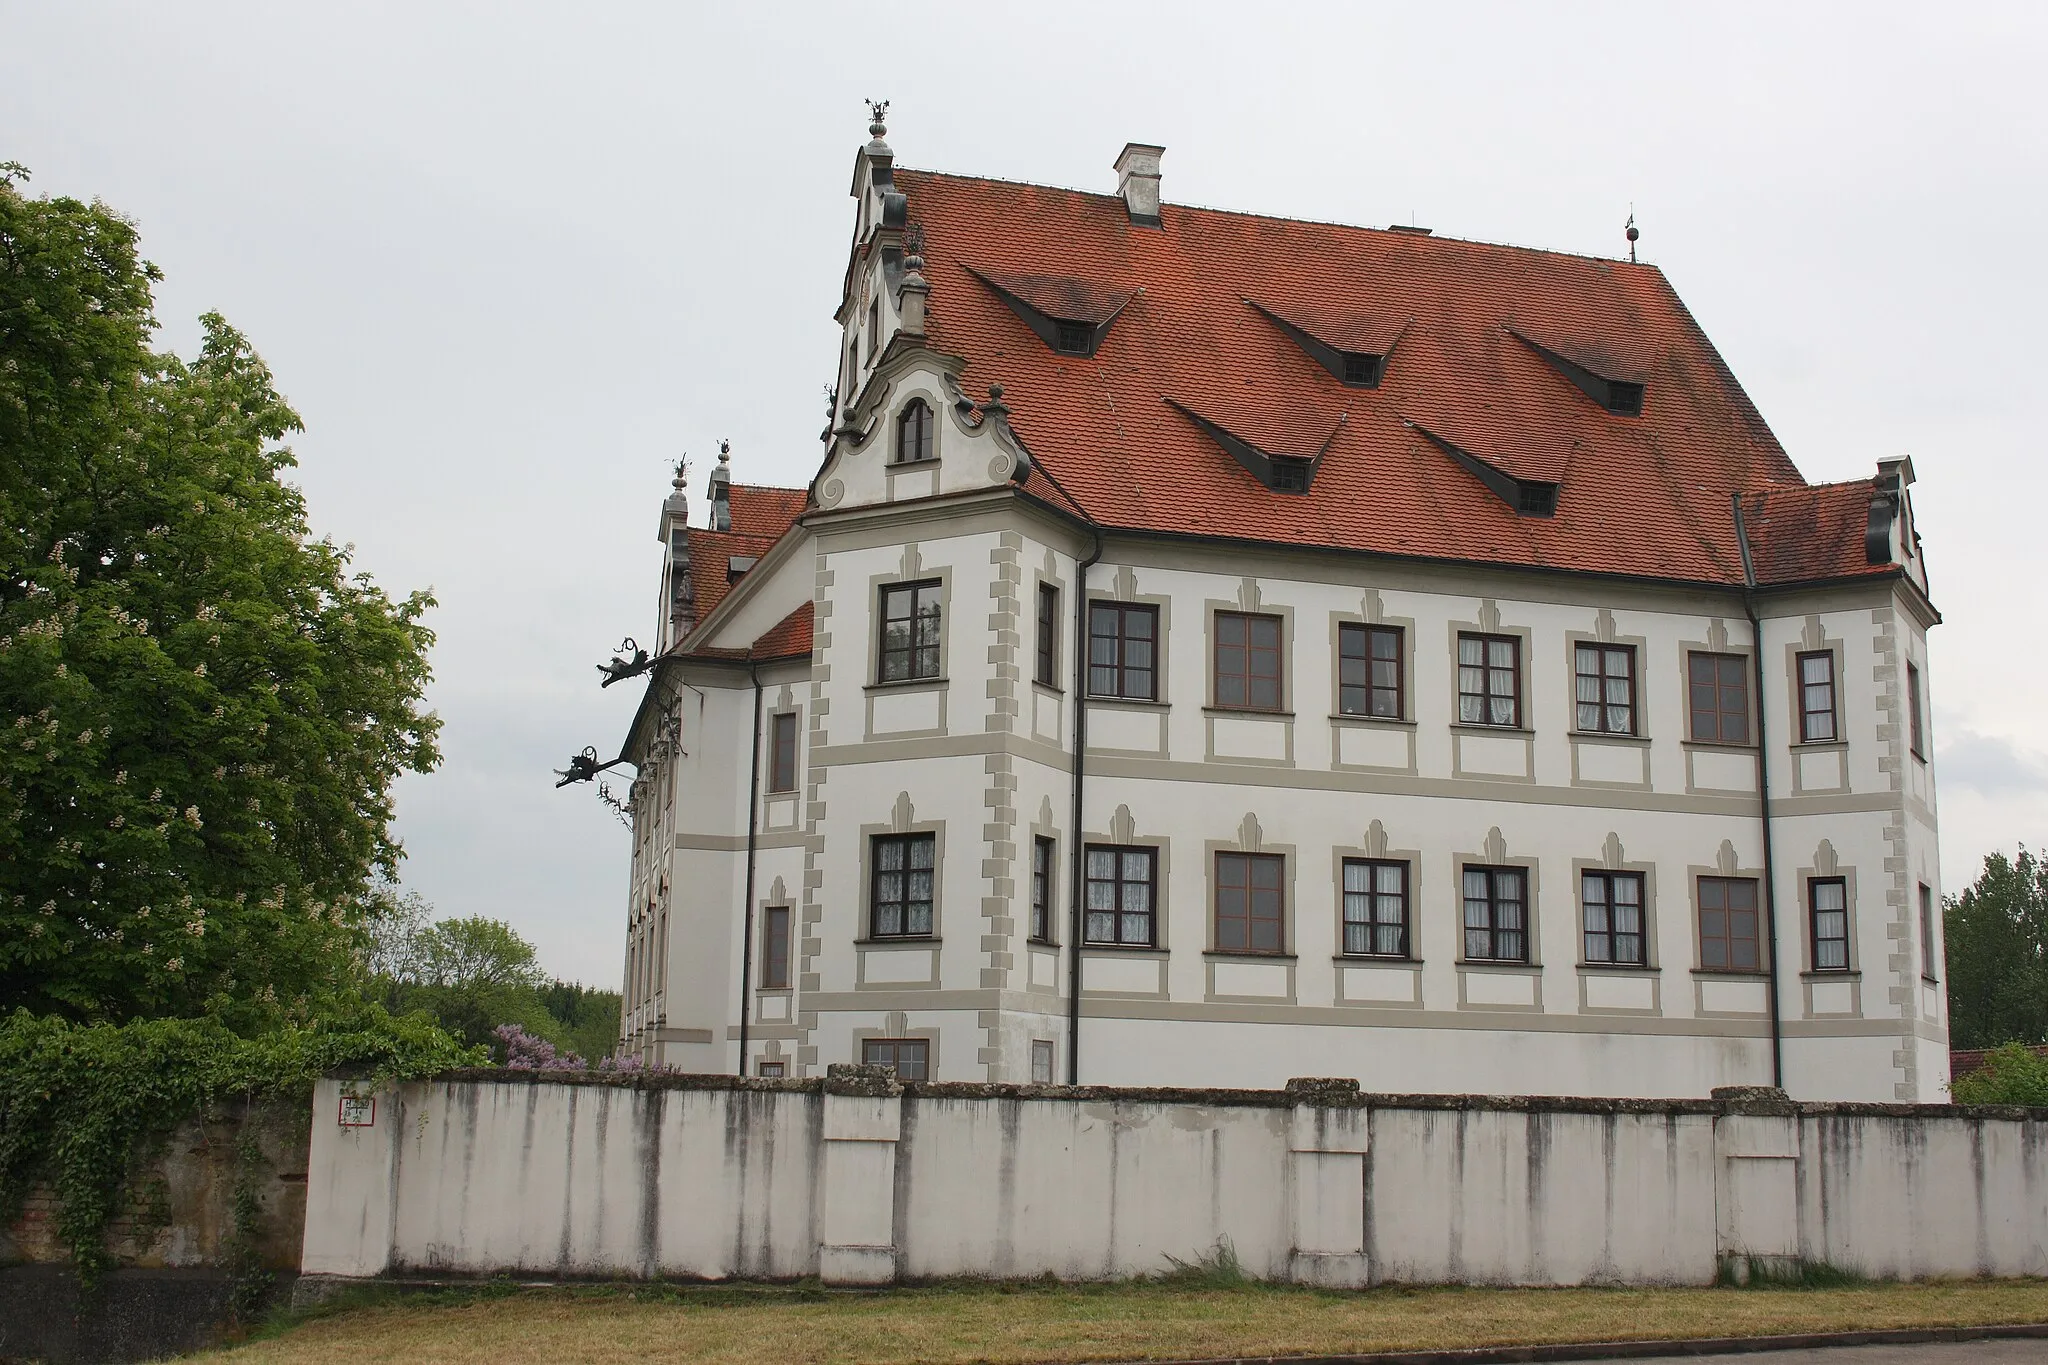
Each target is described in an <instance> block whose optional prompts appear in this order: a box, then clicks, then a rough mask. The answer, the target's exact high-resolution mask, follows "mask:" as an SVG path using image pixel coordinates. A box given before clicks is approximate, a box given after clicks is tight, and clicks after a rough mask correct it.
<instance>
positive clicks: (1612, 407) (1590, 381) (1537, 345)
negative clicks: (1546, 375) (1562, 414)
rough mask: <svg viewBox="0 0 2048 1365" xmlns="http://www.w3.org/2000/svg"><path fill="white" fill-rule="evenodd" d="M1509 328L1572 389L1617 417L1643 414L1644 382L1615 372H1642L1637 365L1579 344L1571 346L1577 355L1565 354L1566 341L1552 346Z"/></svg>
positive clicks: (1512, 333)
mask: <svg viewBox="0 0 2048 1365" xmlns="http://www.w3.org/2000/svg"><path fill="white" fill-rule="evenodd" d="M1507 330H1508V334H1509V335H1510V336H1512V337H1514V338H1515V339H1516V340H1518V341H1520V342H1521V343H1522V344H1523V345H1525V346H1527V347H1528V348H1529V349H1530V350H1532V351H1534V352H1535V353H1536V354H1537V355H1539V356H1541V357H1542V358H1543V359H1544V361H1546V362H1547V363H1548V364H1549V366H1550V368H1551V369H1553V370H1555V371H1557V373H1558V374H1559V375H1561V376H1562V377H1563V378H1564V379H1565V380H1566V381H1567V382H1569V383H1570V384H1571V385H1572V387H1573V388H1575V389H1577V390H1578V391H1579V392H1580V393H1583V394H1585V395H1586V397H1588V398H1590V399H1592V400H1593V401H1594V402H1595V403H1598V404H1599V405H1600V406H1601V407H1603V408H1605V409H1606V410H1607V411H1609V412H1611V413H1613V414H1614V415H1615V416H1617V417H1640V416H1642V415H1643V381H1642V380H1641V379H1640V378H1636V379H1620V378H1616V377H1615V374H1614V371H1615V370H1617V369H1622V370H1624V371H1631V372H1634V373H1636V374H1640V373H1641V370H1640V369H1639V368H1637V367H1636V366H1633V365H1630V364H1628V362H1626V361H1621V360H1617V359H1615V358H1613V357H1612V356H1608V355H1605V354H1595V353H1594V352H1593V351H1592V350H1589V349H1588V348H1585V347H1579V346H1574V347H1570V348H1568V349H1571V350H1573V351H1574V354H1572V355H1566V354H1565V353H1564V351H1562V350H1559V349H1558V347H1559V346H1563V345H1565V343H1563V342H1559V343H1558V344H1557V345H1551V344H1549V343H1547V342H1542V341H1538V340H1536V339H1535V338H1534V337H1532V336H1528V335H1527V334H1525V333H1523V332H1522V331H1521V330H1520V329H1519V328H1515V327H1510V328H1508V329H1507Z"/></svg>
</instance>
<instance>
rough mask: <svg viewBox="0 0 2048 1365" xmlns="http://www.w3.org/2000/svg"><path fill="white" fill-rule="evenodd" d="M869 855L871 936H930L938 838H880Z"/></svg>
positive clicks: (898, 835)
mask: <svg viewBox="0 0 2048 1365" xmlns="http://www.w3.org/2000/svg"><path fill="white" fill-rule="evenodd" d="M869 852H870V857H871V859H872V866H871V868H870V881H869V886H868V890H869V896H868V933H869V935H870V936H871V937H873V938H916V937H920V936H923V935H927V934H930V933H931V931H932V865H933V861H934V856H935V854H936V852H937V838H936V836H934V835H930V834H878V835H876V836H875V841H874V847H873V848H872V849H871V850H870V851H869Z"/></svg>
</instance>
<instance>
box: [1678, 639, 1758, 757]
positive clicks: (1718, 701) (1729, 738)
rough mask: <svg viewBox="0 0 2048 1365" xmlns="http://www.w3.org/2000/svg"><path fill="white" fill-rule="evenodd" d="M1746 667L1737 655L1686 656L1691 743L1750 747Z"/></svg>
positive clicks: (1697, 653)
mask: <svg viewBox="0 0 2048 1365" xmlns="http://www.w3.org/2000/svg"><path fill="white" fill-rule="evenodd" d="M1748 664H1749V661H1748V660H1747V659H1745V658H1743V657H1742V656H1741V655H1740V654H1706V653H1702V652H1700V651H1697V650H1695V651H1694V652H1692V653H1691V654H1688V655H1686V656H1685V682H1686V699H1687V701H1688V702H1689V703H1690V704H1691V710H1692V730H1691V732H1690V733H1691V734H1692V737H1693V739H1695V740H1697V741H1698V742H1699V743H1701V744H1747V743H1749V668H1748Z"/></svg>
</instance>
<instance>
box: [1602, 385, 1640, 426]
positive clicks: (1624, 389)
mask: <svg viewBox="0 0 2048 1365" xmlns="http://www.w3.org/2000/svg"><path fill="white" fill-rule="evenodd" d="M1607 410H1608V411H1609V412H1612V413H1617V414H1619V415H1621V416H1623V417H1640V416H1642V415H1643V386H1642V385H1641V384H1630V383H1627V382H1625V381H1623V380H1620V379H1610V380H1608V381H1607Z"/></svg>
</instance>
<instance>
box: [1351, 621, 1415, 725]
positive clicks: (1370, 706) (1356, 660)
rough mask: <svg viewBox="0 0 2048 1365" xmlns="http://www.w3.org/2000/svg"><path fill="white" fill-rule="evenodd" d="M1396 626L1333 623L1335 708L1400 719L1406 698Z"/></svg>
mask: <svg viewBox="0 0 2048 1365" xmlns="http://www.w3.org/2000/svg"><path fill="white" fill-rule="evenodd" d="M1401 643H1402V642H1401V628H1400V627H1399V626H1360V625H1350V624H1345V625H1340V626H1338V627H1337V712H1338V714H1339V715H1345V716H1372V717H1374V718H1375V719H1378V720H1400V719H1401V718H1402V716H1403V714H1404V709H1403V708H1404V703H1405V701H1406V698H1405V697H1404V696H1403V695H1402V689H1403V679H1402V677H1401V673H1402V663H1403V659H1402V652H1401Z"/></svg>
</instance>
